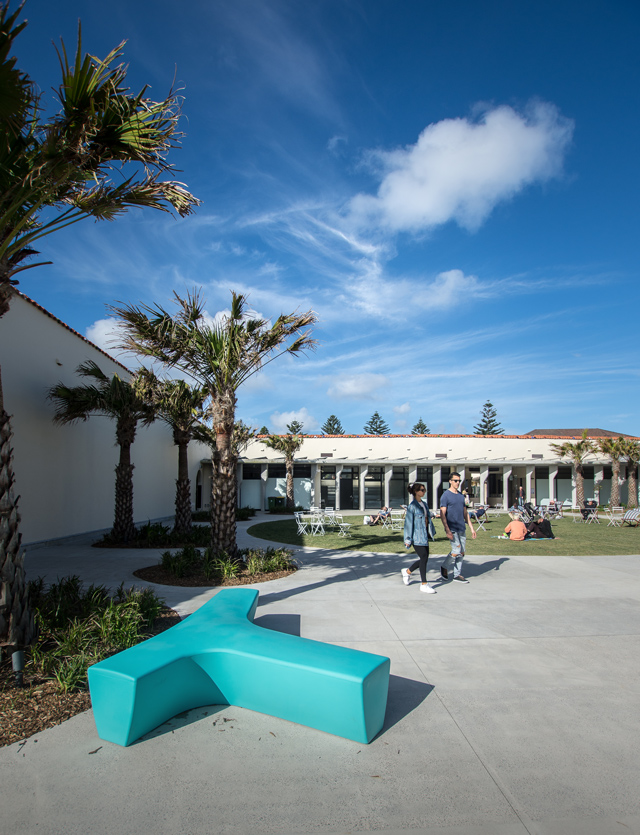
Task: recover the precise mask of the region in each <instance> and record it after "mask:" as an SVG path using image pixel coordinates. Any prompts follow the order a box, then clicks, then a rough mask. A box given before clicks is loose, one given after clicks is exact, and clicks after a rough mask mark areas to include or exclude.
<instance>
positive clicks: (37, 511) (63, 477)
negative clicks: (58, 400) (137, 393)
mask: <svg viewBox="0 0 640 835" xmlns="http://www.w3.org/2000/svg"><path fill="white" fill-rule="evenodd" d="M86 360H93V361H94V362H95V363H96V364H97V365H98V366H99V367H100V368H101V369H102V371H104V373H105V374H108V375H112V374H119V375H120V376H121V377H122V378H123V379H125V380H129V379H130V378H131V374H130V372H129V371H128V370H127V369H126V368H125V367H124V366H123V365H121V364H120V363H119V362H117V361H116V360H114V359H113V358H112V357H110V356H109V355H108V354H106V353H105V352H104V351H102V350H100V348H98V347H96V346H95V345H93V344H92V343H91V342H89V341H88V340H86V339H85V338H84V337H83V336H81V335H80V334H79V333H76V332H75V331H74V330H72V329H71V328H69V327H68V326H67V325H65V324H64V322H61V321H60V320H59V319H57V318H56V317H55V316H52V315H51V314H50V313H48V312H47V311H46V310H45V309H44V308H43V307H40V305H38V304H36V303H35V302H34V301H32V300H31V299H29V298H27V297H26V296H24V295H22V294H17V295H15V296H14V297H13V298H12V300H11V308H10V310H9V312H8V313H7V314H6V315H5V316H3V317H2V318H1V319H0V364H1V367H2V386H3V393H4V405H5V409H6V411H7V412H8V413H9V415H11V416H12V419H11V426H12V429H13V434H14V437H13V450H14V470H15V474H16V493H17V494H18V495H19V496H20V498H19V503H18V509H19V511H20V515H21V517H22V523H21V526H20V529H21V532H22V538H23V542H24V543H25V544H28V543H33V542H39V541H43V540H48V539H54V538H57V537H63V536H70V535H72V534H77V533H84V532H87V531H94V530H102V529H105V528H111V526H112V525H113V511H114V495H115V467H116V465H117V463H118V456H119V451H118V447H117V446H116V444H115V422H114V421H113V420H109V419H108V418H106V417H90V418H89V419H88V420H87V421H80V422H79V423H76V424H72V425H68V426H58V425H54V424H53V422H52V417H53V404H52V403H50V402H49V401H48V400H47V392H48V391H49V389H50V388H52V387H53V386H55V385H56V384H57V383H59V382H62V383H64V384H65V385H68V386H77V385H81V384H82V383H83V382H85V381H83V379H82V378H81V377H79V376H78V375H77V374H76V373H75V371H76V368H77V367H78V366H79V365H80V363H82V362H85V361H86ZM204 454H205V448H203V447H199V448H198V449H197V450H196V449H195V448H194V450H193V462H192V470H193V474H194V476H195V474H196V472H197V470H198V467H199V462H200V459H201V458H202V457H203V455H204ZM131 459H132V463H133V465H134V466H135V469H134V472H133V481H134V496H133V505H134V516H135V519H136V522H146V521H147V520H148V519H157V518H159V517H163V516H168V515H172V514H173V512H174V499H175V480H176V477H177V470H178V453H177V447H174V446H173V441H172V437H171V432H170V430H169V428H168V427H167V426H165V425H164V424H160V423H157V424H154V425H152V426H151V427H149V428H148V429H144V428H142V427H141V426H139V427H138V431H137V434H136V440H135V443H134V444H133V446H132V447H131Z"/></svg>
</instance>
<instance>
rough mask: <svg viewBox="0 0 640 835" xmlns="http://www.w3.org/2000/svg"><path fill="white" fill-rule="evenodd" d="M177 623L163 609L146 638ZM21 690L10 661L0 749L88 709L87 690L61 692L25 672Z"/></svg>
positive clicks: (4, 672)
mask: <svg viewBox="0 0 640 835" xmlns="http://www.w3.org/2000/svg"><path fill="white" fill-rule="evenodd" d="M177 623H180V616H179V615H178V613H177V612H174V611H173V609H169V608H168V607H164V608H163V609H162V611H161V612H160V614H159V615H158V617H157V618H156V619H155V621H154V623H153V626H152V627H151V629H149V630H148V633H147V637H151V636H152V635H158V634H160V632H164V631H165V629H169V628H170V627H172V626H175V625H176V624H177ZM24 684H25V687H24V688H22V689H19V688H16V687H14V673H13V670H12V668H11V658H8V659H7V660H5V661H4V662H3V664H2V665H0V716H2V722H1V724H0V747H2V746H4V745H11V744H13V743H14V742H20V741H22V740H24V739H27V738H28V737H30V736H33V735H34V734H38V733H41V732H42V731H44V730H46V729H47V728H53V727H54V726H55V725H59V724H60V723H61V722H65V721H66V720H67V719H71V717H72V716H76V715H77V714H78V713H83V712H84V711H85V710H89V709H90V708H91V697H90V696H89V691H88V690H76V691H70V692H63V691H61V690H60V688H59V685H58V683H57V682H56V681H52V680H50V679H46V678H44V677H43V676H42V675H38V674H33V673H29V672H28V671H26V672H25V676H24Z"/></svg>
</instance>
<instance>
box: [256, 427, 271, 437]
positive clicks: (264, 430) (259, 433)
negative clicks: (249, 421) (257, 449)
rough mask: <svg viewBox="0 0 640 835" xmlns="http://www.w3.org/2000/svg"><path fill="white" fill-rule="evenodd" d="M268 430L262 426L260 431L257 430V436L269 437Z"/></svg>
mask: <svg viewBox="0 0 640 835" xmlns="http://www.w3.org/2000/svg"><path fill="white" fill-rule="evenodd" d="M269 434H270V433H269V430H268V429H267V427H266V426H263V427H262V429H259V430H258V435H269Z"/></svg>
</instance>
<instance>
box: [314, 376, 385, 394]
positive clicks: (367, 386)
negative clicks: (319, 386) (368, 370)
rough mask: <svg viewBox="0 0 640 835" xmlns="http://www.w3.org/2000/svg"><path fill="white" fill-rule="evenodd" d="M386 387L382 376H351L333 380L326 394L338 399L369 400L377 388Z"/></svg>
mask: <svg viewBox="0 0 640 835" xmlns="http://www.w3.org/2000/svg"><path fill="white" fill-rule="evenodd" d="M387 385H389V380H388V378H387V377H385V376H384V374H351V375H348V376H344V377H339V378H338V379H337V380H334V382H333V385H332V386H331V387H330V388H329V390H328V392H327V394H328V395H329V396H330V397H336V398H339V399H352V400H363V399H366V400H371V399H373V395H374V393H375V392H376V391H377V390H378V389H379V388H382V386H387Z"/></svg>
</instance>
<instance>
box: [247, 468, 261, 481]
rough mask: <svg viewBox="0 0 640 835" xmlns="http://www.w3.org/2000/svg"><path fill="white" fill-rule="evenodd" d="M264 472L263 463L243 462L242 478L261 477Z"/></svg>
mask: <svg viewBox="0 0 640 835" xmlns="http://www.w3.org/2000/svg"><path fill="white" fill-rule="evenodd" d="M261 473H262V464H243V465H242V479H243V481H249V480H251V479H259V478H260V476H261Z"/></svg>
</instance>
